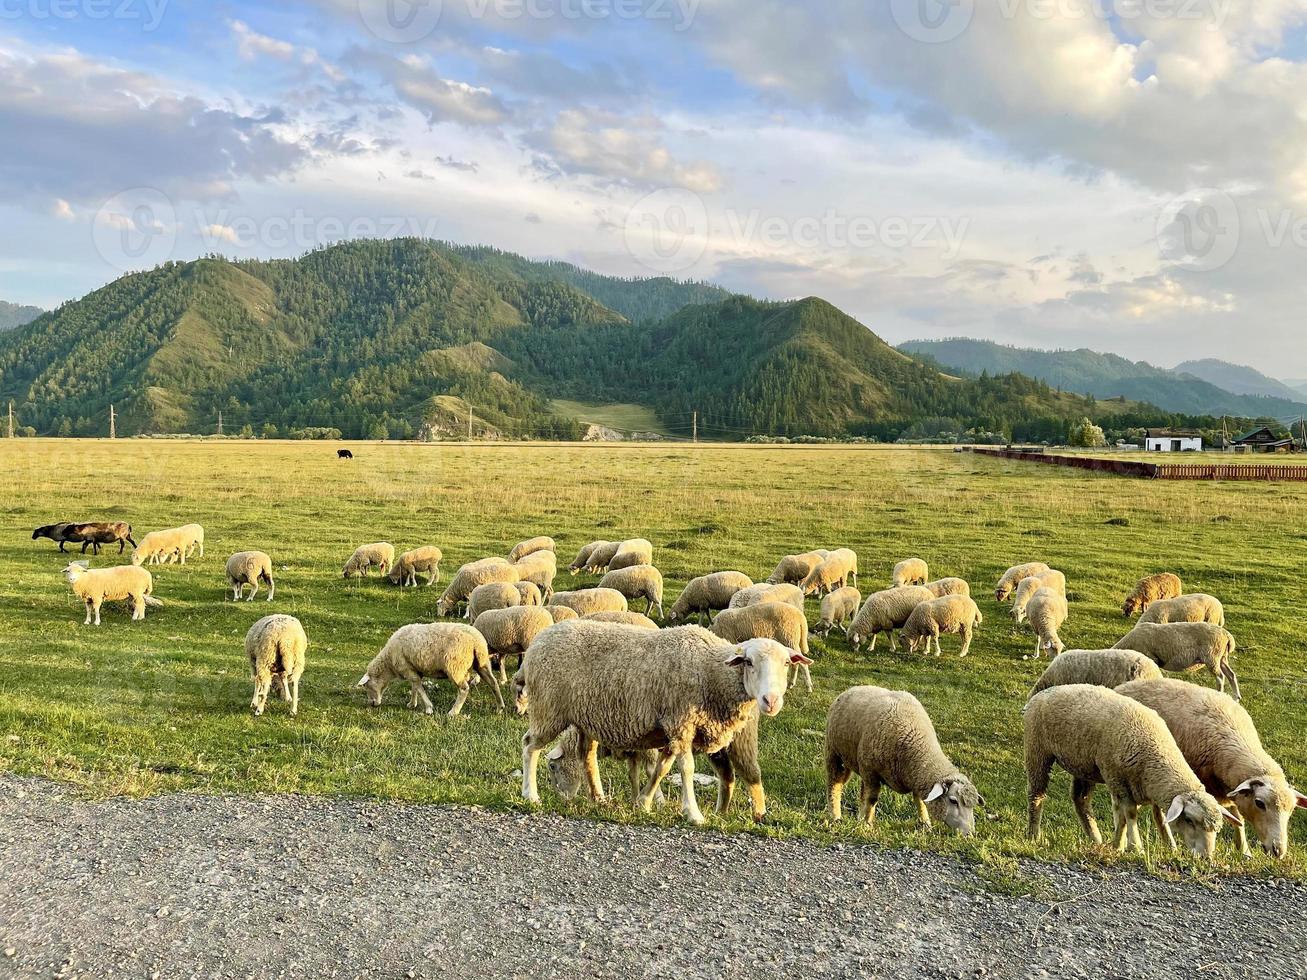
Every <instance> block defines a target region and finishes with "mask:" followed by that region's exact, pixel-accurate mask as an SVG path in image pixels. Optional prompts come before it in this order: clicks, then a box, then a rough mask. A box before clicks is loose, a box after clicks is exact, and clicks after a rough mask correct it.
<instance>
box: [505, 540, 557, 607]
mask: <svg viewBox="0 0 1307 980" xmlns="http://www.w3.org/2000/svg"><path fill="white" fill-rule="evenodd" d="M513 567H514V568H516V569H517V574H518V581H519V582H530V583H531V584H532V585H534V586H535V587H536V588H538V589H539V590H540V594H541V595H542V596H544V597H545V599H548V598H549V596H550V595H551V594H552V593H553V591H554V576H556V575H557V574H558V558H557V557H556V556H555V555H554V553H553V552H552V551H533V552H531V554H529V555H527V556H526V557H525V558H521V559H518V561H516V562H515V563H514V564H513Z"/></svg>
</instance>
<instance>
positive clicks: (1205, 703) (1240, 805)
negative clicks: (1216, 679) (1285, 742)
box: [1116, 678, 1307, 858]
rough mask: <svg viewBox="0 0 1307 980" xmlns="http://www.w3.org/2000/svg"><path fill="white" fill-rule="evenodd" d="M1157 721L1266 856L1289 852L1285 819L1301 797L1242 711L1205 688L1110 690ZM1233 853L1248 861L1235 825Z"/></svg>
mask: <svg viewBox="0 0 1307 980" xmlns="http://www.w3.org/2000/svg"><path fill="white" fill-rule="evenodd" d="M1116 693H1117V694H1124V695H1125V696H1126V697H1128V698H1133V699H1134V700H1136V701H1138V702H1139V703H1140V704H1144V705H1147V706H1148V707H1150V708H1152V709H1153V710H1154V711H1156V712H1157V713H1158V714H1159V715H1161V716H1162V721H1164V722H1166V727H1167V728H1169V729H1170V730H1171V734H1172V735H1173V736H1175V743H1176V745H1178V746H1179V747H1180V751H1181V752H1182V753H1183V754H1184V757H1185V761H1186V762H1188V763H1189V766H1190V768H1192V769H1193V771H1194V773H1195V774H1196V775H1197V776H1198V778H1199V779H1201V780H1202V781H1203V785H1204V786H1205V787H1206V788H1207V791H1208V792H1209V793H1211V794H1212V795H1213V796H1214V797H1216V799H1217V801H1218V802H1220V803H1221V804H1222V805H1223V806H1227V807H1228V806H1233V807H1234V808H1235V809H1237V810H1238V812H1239V815H1240V816H1242V817H1243V820H1244V824H1245V825H1247V824H1252V828H1253V832H1254V833H1255V834H1256V835H1257V839H1258V840H1259V841H1260V842H1261V845H1262V847H1263V848H1264V849H1265V850H1266V853H1267V854H1269V855H1271V857H1274V858H1282V857H1284V856H1285V855H1286V854H1287V853H1288V852H1289V817H1290V816H1292V815H1293V811H1294V808H1295V807H1303V808H1304V809H1307V796H1304V795H1303V794H1302V793H1299V792H1298V791H1297V790H1296V789H1294V788H1293V787H1292V786H1290V785H1289V781H1288V780H1287V779H1285V778H1284V770H1283V769H1281V768H1280V764H1279V763H1278V762H1276V761H1275V760H1274V759H1272V758H1271V756H1270V755H1269V754H1268V753H1267V752H1266V750H1265V749H1264V748H1262V740H1261V738H1260V737H1259V736H1258V735H1257V726H1255V725H1254V724H1253V720H1252V718H1250V717H1249V716H1248V712H1247V711H1245V710H1244V709H1243V708H1242V707H1240V706H1239V705H1238V704H1236V703H1235V702H1234V701H1233V700H1231V699H1230V698H1228V697H1226V696H1225V695H1224V694H1221V693H1219V692H1217V691H1213V690H1212V689H1211V688H1207V687H1198V686H1197V685H1195V684H1186V683H1185V682H1184V681H1176V680H1170V679H1168V678H1159V679H1155V680H1146V681H1134V682H1132V683H1130V684H1123V685H1121V686H1120V687H1118V688H1117V689H1116ZM1235 837H1236V839H1237V841H1238V844H1239V850H1240V852H1242V853H1243V854H1244V855H1245V856H1248V857H1251V856H1252V851H1251V850H1250V849H1249V848H1248V837H1247V834H1246V833H1245V827H1244V826H1238V825H1236V829H1235Z"/></svg>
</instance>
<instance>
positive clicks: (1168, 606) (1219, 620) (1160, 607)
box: [1139, 592, 1225, 626]
mask: <svg viewBox="0 0 1307 980" xmlns="http://www.w3.org/2000/svg"><path fill="white" fill-rule="evenodd" d="M1139 622H1141V623H1215V624H1216V625H1217V626H1224V625H1225V607H1224V606H1222V605H1221V600H1220V599H1218V598H1216V596H1214V595H1208V594H1207V593H1205V592H1191V593H1189V594H1188V595H1182V596H1176V597H1175V598H1174V599H1157V600H1155V601H1154V602H1150V603H1149V604H1148V608H1147V609H1145V610H1144V612H1143V615H1141V616H1140V617H1139Z"/></svg>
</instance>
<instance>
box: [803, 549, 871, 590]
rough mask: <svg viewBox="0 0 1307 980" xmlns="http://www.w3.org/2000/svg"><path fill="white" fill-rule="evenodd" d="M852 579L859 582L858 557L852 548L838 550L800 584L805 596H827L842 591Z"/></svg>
mask: <svg viewBox="0 0 1307 980" xmlns="http://www.w3.org/2000/svg"><path fill="white" fill-rule="evenodd" d="M850 578H852V579H853V581H854V582H855V583H856V582H857V580H858V555H857V553H856V552H855V551H853V550H852V549H851V548H836V549H835V550H834V551H832V552H831V553H830V555H828V556H827V557H826V558H825V559H824V560H823V561H822V563H821V564H820V565H818V566H817V567H816V568H814V569H813V570H812V571H811V572H809V573H808V577H807V578H805V579H804V580H803V581H802V582H800V583H799V588H800V589H802V590H803V594H804V595H805V596H809V595H813V594H816V595H825V594H826V593H827V592H834V591H835V590H836V589H837V588H839V589H842V588H844V586H846V585H848V584H849V579H850Z"/></svg>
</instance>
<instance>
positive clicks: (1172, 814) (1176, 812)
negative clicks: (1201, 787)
mask: <svg viewBox="0 0 1307 980" xmlns="http://www.w3.org/2000/svg"><path fill="white" fill-rule="evenodd" d="M1182 813H1184V797H1183V796H1177V797H1176V798H1175V799H1173V800H1172V801H1171V809H1169V810H1167V811H1166V822H1167V823H1175V822H1176V821H1177V820H1179V819H1180V814H1182Z"/></svg>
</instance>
